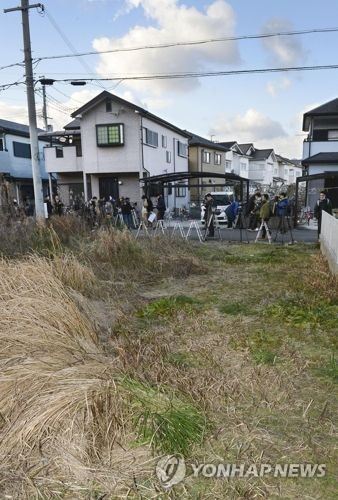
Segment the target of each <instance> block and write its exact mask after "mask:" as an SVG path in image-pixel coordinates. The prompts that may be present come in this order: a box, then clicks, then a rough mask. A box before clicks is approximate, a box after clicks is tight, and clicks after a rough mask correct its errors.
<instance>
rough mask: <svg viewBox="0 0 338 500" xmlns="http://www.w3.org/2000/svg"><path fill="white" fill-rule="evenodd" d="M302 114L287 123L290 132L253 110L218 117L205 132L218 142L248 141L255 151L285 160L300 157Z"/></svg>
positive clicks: (302, 137)
mask: <svg viewBox="0 0 338 500" xmlns="http://www.w3.org/2000/svg"><path fill="white" fill-rule="evenodd" d="M302 117H303V111H301V112H299V113H297V114H295V116H294V117H293V118H292V119H291V120H290V131H289V132H286V130H285V129H284V128H283V126H282V124H281V123H279V122H278V121H275V120H273V119H272V118H270V117H269V116H267V115H264V114H263V113H261V112H260V111H258V110H256V109H249V110H247V111H246V112H245V113H244V114H243V115H237V116H235V117H229V116H219V117H218V119H217V120H216V125H215V127H214V128H212V129H210V130H209V133H208V135H207V136H209V135H210V134H215V136H216V137H215V138H216V139H217V140H218V141H230V140H235V141H237V142H239V143H249V142H252V143H254V145H255V146H256V147H257V148H259V149H269V148H273V149H274V150H275V152H276V153H278V154H281V155H282V156H285V157H287V158H301V157H302V142H303V139H304V136H303V135H302V133H301V120H302Z"/></svg>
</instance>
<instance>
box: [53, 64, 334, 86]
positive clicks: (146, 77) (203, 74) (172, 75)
mask: <svg viewBox="0 0 338 500" xmlns="http://www.w3.org/2000/svg"><path fill="white" fill-rule="evenodd" d="M328 69H338V64H328V65H320V66H293V67H285V68H284V67H282V68H261V69H242V70H231V71H207V72H203V71H200V72H190V73H166V74H164V73H163V74H149V75H141V76H140V75H139V76H116V77H111V78H82V79H79V78H78V79H76V78H75V79H74V78H64V79H62V78H60V79H55V80H54V82H80V81H82V82H83V81H85V82H97V81H104V82H105V81H116V80H124V81H126V80H134V81H135V80H143V81H147V80H172V79H180V78H204V77H208V76H210V77H211V76H232V75H247V74H263V73H285V72H290V71H319V70H328Z"/></svg>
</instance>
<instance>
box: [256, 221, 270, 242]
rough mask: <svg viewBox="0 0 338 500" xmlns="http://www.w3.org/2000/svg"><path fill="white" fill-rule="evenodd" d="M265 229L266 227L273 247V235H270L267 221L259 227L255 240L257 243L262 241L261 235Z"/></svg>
mask: <svg viewBox="0 0 338 500" xmlns="http://www.w3.org/2000/svg"><path fill="white" fill-rule="evenodd" d="M263 227H265V230H266V235H267V237H268V241H269V244H270V245H271V242H272V237H271V233H270V229H269V226H268V223H267V222H266V221H265V220H262V223H261V225H260V227H259V230H258V233H257V236H256V239H255V243H257V241H258V240H259V239H260V237H261V234H262V233H263Z"/></svg>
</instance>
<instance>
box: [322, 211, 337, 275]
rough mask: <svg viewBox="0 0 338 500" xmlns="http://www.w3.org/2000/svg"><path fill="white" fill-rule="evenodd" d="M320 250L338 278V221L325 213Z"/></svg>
mask: <svg viewBox="0 0 338 500" xmlns="http://www.w3.org/2000/svg"><path fill="white" fill-rule="evenodd" d="M320 248H321V251H322V253H323V255H324V256H325V257H326V258H327V261H328V263H329V266H330V269H331V271H332V272H333V274H336V275H337V276H338V219H335V218H334V217H333V216H332V215H329V214H327V213H326V212H323V215H322V227H321V234H320Z"/></svg>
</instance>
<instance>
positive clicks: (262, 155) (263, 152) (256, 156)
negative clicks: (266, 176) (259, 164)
mask: <svg viewBox="0 0 338 500" xmlns="http://www.w3.org/2000/svg"><path fill="white" fill-rule="evenodd" d="M271 153H273V149H255V151H254V153H253V154H252V155H251V158H252V159H253V160H257V161H259V160H266V159H267V158H269V156H270V155H271Z"/></svg>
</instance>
